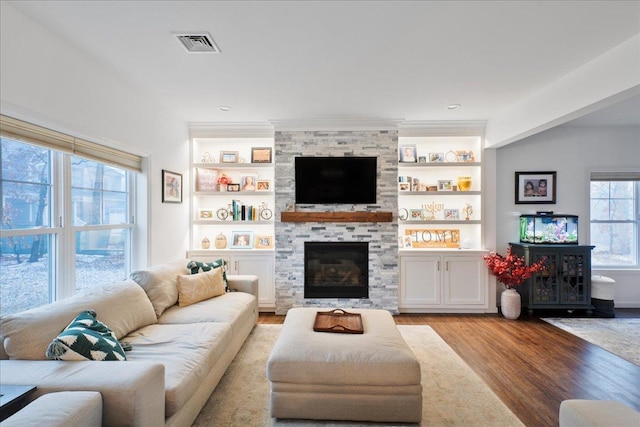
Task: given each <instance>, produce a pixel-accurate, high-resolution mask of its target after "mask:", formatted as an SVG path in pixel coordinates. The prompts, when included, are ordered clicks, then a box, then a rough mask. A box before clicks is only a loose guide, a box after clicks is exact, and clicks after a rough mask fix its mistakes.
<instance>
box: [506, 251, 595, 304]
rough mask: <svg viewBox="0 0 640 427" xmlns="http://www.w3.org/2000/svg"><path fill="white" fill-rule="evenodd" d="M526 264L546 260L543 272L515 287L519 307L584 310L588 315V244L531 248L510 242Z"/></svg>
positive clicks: (589, 267) (589, 284)
mask: <svg viewBox="0 0 640 427" xmlns="http://www.w3.org/2000/svg"><path fill="white" fill-rule="evenodd" d="M510 245H511V246H512V247H513V249H512V252H513V253H514V254H515V255H518V256H523V257H524V258H525V261H526V262H527V264H531V263H534V262H537V261H539V260H540V259H541V258H546V261H545V265H546V267H547V268H545V269H544V270H543V271H540V272H537V273H533V275H532V276H531V277H530V278H529V279H528V280H527V281H526V282H524V283H523V284H522V285H521V286H519V287H518V288H516V289H517V290H518V292H519V293H520V296H521V297H522V306H523V307H524V308H527V309H528V310H529V314H531V313H533V310H535V309H567V310H574V309H586V310H587V314H591V310H592V309H593V306H592V305H591V250H592V249H593V248H594V246H588V245H538V244H536V245H532V244H526V243H510Z"/></svg>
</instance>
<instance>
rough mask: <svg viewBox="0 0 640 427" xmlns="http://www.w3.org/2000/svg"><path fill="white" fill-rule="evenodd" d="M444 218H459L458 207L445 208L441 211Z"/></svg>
mask: <svg viewBox="0 0 640 427" xmlns="http://www.w3.org/2000/svg"><path fill="white" fill-rule="evenodd" d="M443 213H444V219H446V220H457V219H460V210H459V209H445V210H444V211H443Z"/></svg>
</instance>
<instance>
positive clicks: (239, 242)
mask: <svg viewBox="0 0 640 427" xmlns="http://www.w3.org/2000/svg"><path fill="white" fill-rule="evenodd" d="M229 247H230V248H231V249H251V248H253V232H252V231H232V232H231V246H229Z"/></svg>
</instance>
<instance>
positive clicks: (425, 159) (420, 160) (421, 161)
mask: <svg viewBox="0 0 640 427" xmlns="http://www.w3.org/2000/svg"><path fill="white" fill-rule="evenodd" d="M418 163H427V156H418Z"/></svg>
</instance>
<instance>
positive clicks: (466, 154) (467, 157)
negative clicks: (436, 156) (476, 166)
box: [456, 150, 476, 163]
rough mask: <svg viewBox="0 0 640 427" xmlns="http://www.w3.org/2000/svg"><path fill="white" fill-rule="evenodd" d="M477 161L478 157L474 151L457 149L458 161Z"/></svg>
mask: <svg viewBox="0 0 640 427" xmlns="http://www.w3.org/2000/svg"><path fill="white" fill-rule="evenodd" d="M475 161H476V157H475V155H474V154H473V151H463V150H461V151H456V162H461V163H471V162H475Z"/></svg>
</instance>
